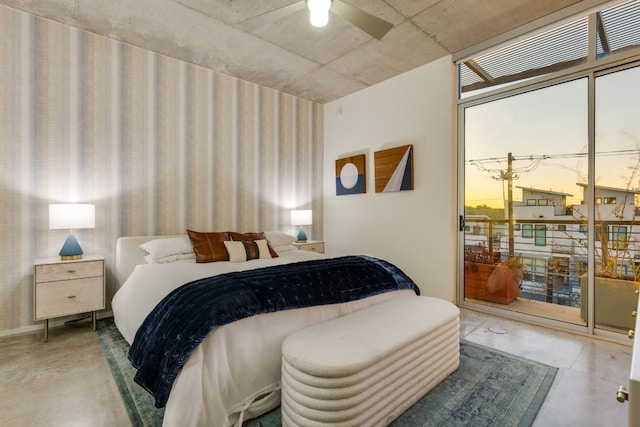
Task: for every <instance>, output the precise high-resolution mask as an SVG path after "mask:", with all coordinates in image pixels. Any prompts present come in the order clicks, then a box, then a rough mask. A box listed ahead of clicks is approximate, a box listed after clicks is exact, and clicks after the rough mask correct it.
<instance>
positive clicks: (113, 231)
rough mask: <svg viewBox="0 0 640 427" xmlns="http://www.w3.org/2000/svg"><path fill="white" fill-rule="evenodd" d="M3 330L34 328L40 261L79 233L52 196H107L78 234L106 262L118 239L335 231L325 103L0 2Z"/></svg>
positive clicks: (92, 198) (90, 200)
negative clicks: (325, 194)
mask: <svg viewBox="0 0 640 427" xmlns="http://www.w3.org/2000/svg"><path fill="white" fill-rule="evenodd" d="M0 58H1V59H0V99H1V100H2V104H1V105H0V147H1V148H0V171H1V172H0V173H1V174H2V186H1V188H0V205H1V206H2V209H1V210H0V249H1V251H2V252H1V255H0V331H7V330H10V329H16V328H21V327H26V326H29V325H32V324H33V323H34V322H33V309H32V305H33V302H32V270H33V267H32V265H33V261H34V260H35V259H36V258H49V257H56V256H57V253H58V250H59V249H60V246H61V245H62V243H63V241H64V239H65V236H66V232H65V231H64V230H49V229H48V204H49V203H56V202H84V203H94V204H95V205H96V228H95V229H92V230H78V231H76V232H75V234H76V236H77V237H78V240H79V241H80V244H81V245H82V246H83V249H84V251H85V253H86V254H102V255H104V256H105V257H106V265H107V301H110V300H111V298H112V296H113V291H114V290H113V281H112V279H111V277H112V272H111V270H110V269H111V268H112V267H113V265H114V256H115V254H114V250H115V242H116V239H117V238H118V237H119V236H124V235H146V234H175V233H184V232H185V229H186V228H193V229H197V230H203V231H206V230H209V231H213V230H237V231H262V230H284V231H291V232H294V231H295V230H294V229H293V227H292V226H290V225H289V210H290V209H292V208H298V207H300V208H306V209H313V214H314V225H313V229H312V230H311V233H310V234H311V236H312V237H314V238H320V237H321V235H322V149H323V148H322V139H323V138H322V120H323V117H322V106H321V105H319V104H314V103H312V102H309V101H306V100H303V99H300V98H296V97H293V96H290V95H286V94H283V93H280V92H277V91H274V90H271V89H268V88H264V87H261V86H258V85H255V84H252V83H248V82H245V81H242V80H238V79H235V78H232V77H228V76H224V75H221V74H217V73H215V72H213V71H211V70H207V69H204V68H201V67H198V66H195V65H192V64H188V63H185V62H182V61H179V60H176V59H172V58H168V57H165V56H162V55H159V54H156V53H153V52H150V51H145V50H142V49H139V48H135V47H132V46H129V45H126V44H123V43H120V42H117V41H114V40H111V39H108V38H106V37H102V36H97V35H95V34H91V33H88V32H86V31H82V30H79V29H77V28H74V27H70V26H67V25H63V24H58V23H55V22H52V21H49V20H46V19H42V18H38V17H36V16H33V15H29V14H25V13H22V12H18V11H15V10H13V9H10V8H7V7H1V6H0Z"/></svg>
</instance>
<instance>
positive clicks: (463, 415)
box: [98, 319, 558, 427]
mask: <svg viewBox="0 0 640 427" xmlns="http://www.w3.org/2000/svg"><path fill="white" fill-rule="evenodd" d="M98 337H99V339H100V343H101V345H102V349H103V351H104V354H105V356H106V358H107V362H108V363H109V367H110V368H111V372H112V374H113V378H114V379H115V382H116V384H117V386H118V390H119V391H120V396H121V397H122V401H123V402H124V405H125V407H126V408H127V412H128V414H129V418H130V419H131V424H132V425H133V426H135V427H138V426H141V427H142V426H144V427H156V426H161V425H162V416H163V411H162V410H158V409H156V408H155V407H154V405H153V399H152V398H151V395H149V394H148V393H147V392H146V391H145V390H143V389H142V387H140V386H138V385H137V384H136V383H135V382H134V381H133V376H134V374H135V370H134V368H133V367H132V366H131V364H130V363H129V360H128V359H127V352H128V351H129V345H128V344H127V342H126V341H125V340H124V338H122V336H121V335H120V333H119V332H118V330H117V329H116V327H115V325H114V324H113V319H105V320H101V321H99V322H98ZM557 372H558V368H554V367H551V366H547V365H544V364H542V363H537V362H533V361H531V360H527V359H523V358H521V357H517V356H513V355H510V354H507V353H502V352H499V351H497V350H493V349H489V348H487V347H483V346H481V345H478V344H473V343H470V342H466V341H462V342H461V343H460V367H459V368H458V370H457V371H456V372H454V373H453V374H451V375H450V376H449V377H448V378H447V379H445V380H444V381H443V382H441V383H440V384H438V385H437V386H436V387H435V388H434V389H433V390H431V391H430V392H429V393H427V395H425V396H424V397H422V398H421V399H420V400H418V402H416V403H415V404H414V405H413V406H412V407H411V408H409V409H408V410H407V411H405V412H404V413H403V414H402V415H400V417H399V418H397V419H396V420H395V421H394V422H393V423H392V424H391V426H393V427H418V426H420V427H427V426H447V427H449V426H474V427H479V426H492V427H493V426H530V425H532V424H533V421H534V420H535V418H536V415H537V414H538V411H539V410H540V407H541V406H542V403H543V402H544V399H545V397H546V396H547V393H548V392H549V389H550V388H551V385H552V384H553V380H554V379H555V376H556V373H557ZM243 425H244V426H245V427H279V426H280V425H281V424H280V408H276V409H274V410H273V411H271V412H269V413H267V414H264V415H263V416H261V417H259V418H256V419H254V420H249V421H246V422H245V423H244V424H243Z"/></svg>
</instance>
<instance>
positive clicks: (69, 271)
mask: <svg viewBox="0 0 640 427" xmlns="http://www.w3.org/2000/svg"><path fill="white" fill-rule="evenodd" d="M75 272H76V271H75V270H67V273H71V274H73V273H75Z"/></svg>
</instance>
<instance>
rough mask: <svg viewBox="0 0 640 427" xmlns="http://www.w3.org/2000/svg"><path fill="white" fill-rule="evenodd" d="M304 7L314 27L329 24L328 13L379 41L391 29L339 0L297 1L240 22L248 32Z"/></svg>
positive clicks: (390, 26)
mask: <svg viewBox="0 0 640 427" xmlns="http://www.w3.org/2000/svg"><path fill="white" fill-rule="evenodd" d="M305 5H306V7H307V8H308V9H309V20H310V22H311V25H313V26H315V27H324V26H325V25H327V23H328V22H329V11H331V12H333V13H335V14H336V15H338V16H340V17H341V18H343V19H345V20H347V21H349V22H350V23H351V24H353V25H355V26H356V27H358V28H360V29H361V30H362V31H364V32H366V33H368V34H369V35H371V36H372V37H375V38H376V39H378V40H380V39H382V37H384V35H385V34H387V32H388V31H389V30H390V29H391V28H392V27H393V24H392V23H390V22H387V21H385V20H384V19H381V18H378V17H377V16H373V15H371V14H370V13H367V12H365V11H364V10H362V9H359V8H357V7H355V6H351V5H349V4H347V3H344V2H343V1H341V0H299V1H297V2H295V3H292V4H290V5H288V6H283V7H281V8H278V9H275V10H272V11H271V12H267V13H263V14H262V15H258V16H255V17H253V18H249V19H247V20H246V21H243V22H241V24H242V26H244V27H245V28H247V29H248V30H256V29H258V28H260V27H262V26H264V25H267V24H270V23H272V22H275V21H277V20H278V19H281V18H284V17H285V16H288V15H290V14H292V13H294V12H297V11H299V10H302V9H304V8H305Z"/></svg>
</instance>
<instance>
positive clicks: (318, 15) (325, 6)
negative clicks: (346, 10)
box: [307, 0, 331, 27]
mask: <svg viewBox="0 0 640 427" xmlns="http://www.w3.org/2000/svg"><path fill="white" fill-rule="evenodd" d="M307 7H308V8H309V22H311V25H313V26H314V27H324V26H325V25H327V24H328V23H329V9H331V0H307Z"/></svg>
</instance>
